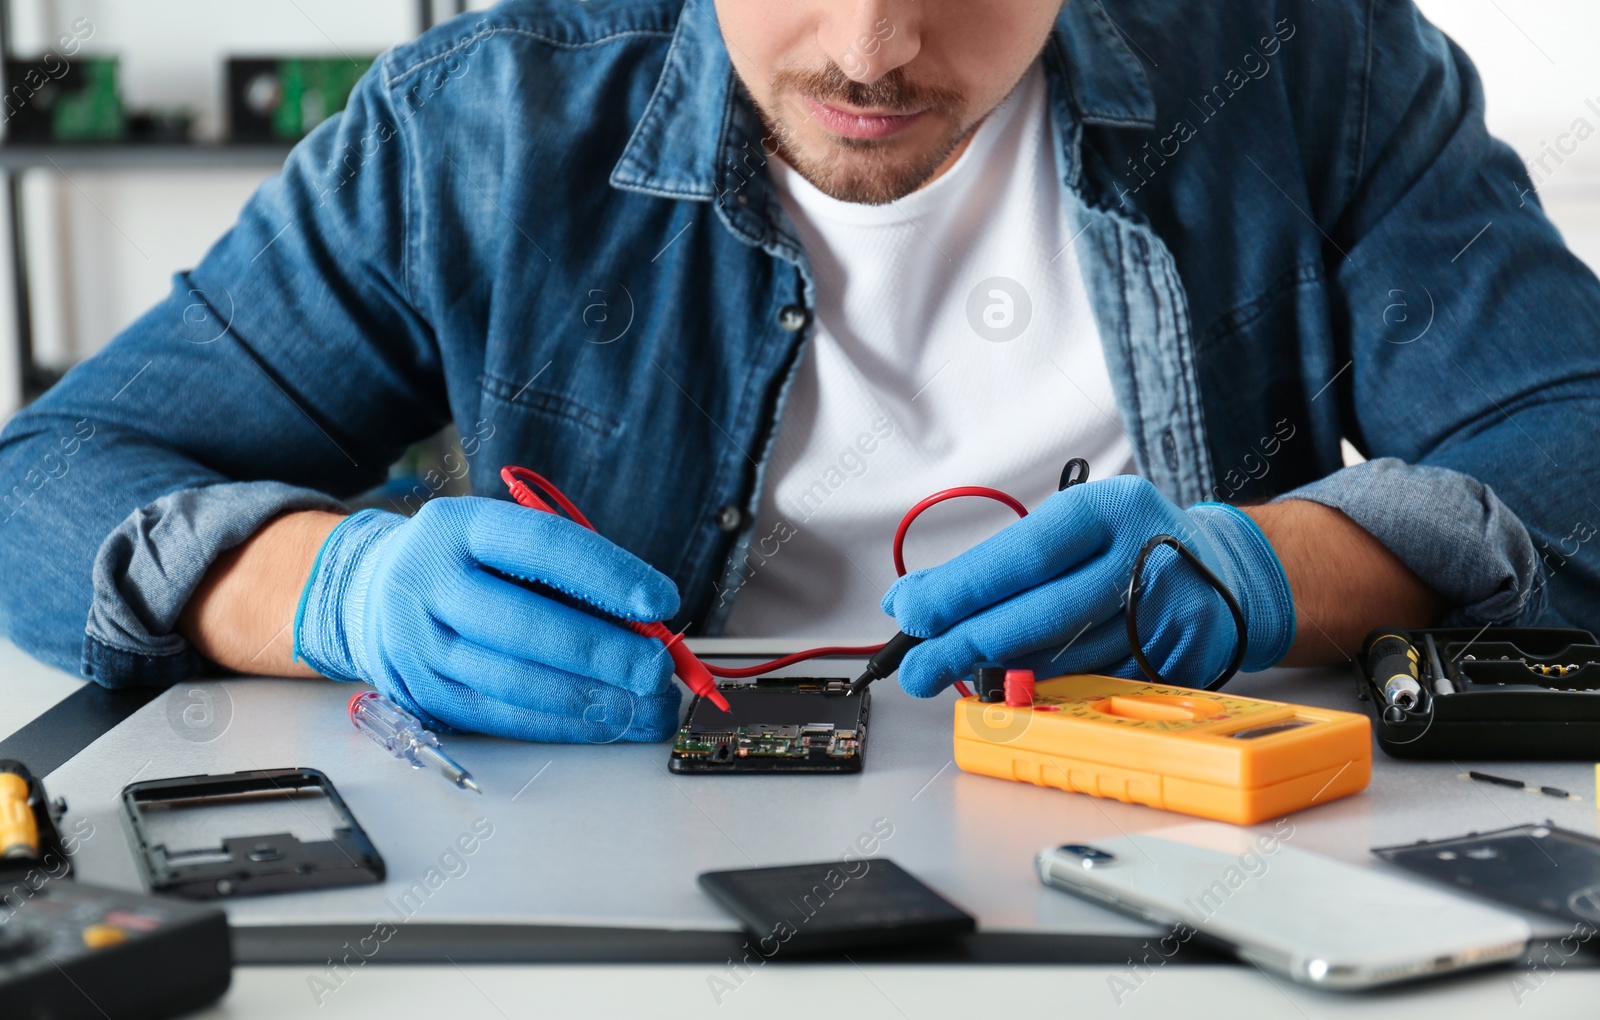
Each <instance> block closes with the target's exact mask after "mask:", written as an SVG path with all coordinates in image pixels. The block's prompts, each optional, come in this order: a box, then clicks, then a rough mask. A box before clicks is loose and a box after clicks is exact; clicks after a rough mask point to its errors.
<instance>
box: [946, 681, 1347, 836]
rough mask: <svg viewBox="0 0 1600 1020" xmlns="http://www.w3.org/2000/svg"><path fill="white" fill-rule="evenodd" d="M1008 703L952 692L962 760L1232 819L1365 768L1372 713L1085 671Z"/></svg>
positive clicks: (982, 768)
mask: <svg viewBox="0 0 1600 1020" xmlns="http://www.w3.org/2000/svg"><path fill="white" fill-rule="evenodd" d="M1007 687H1008V689H1010V688H1011V687H1012V685H1011V683H1010V682H1009V678H1008V683H1007ZM986 696H987V695H986ZM1008 702H1009V703H1008ZM1008 702H1001V701H984V700H980V699H979V698H978V697H967V698H962V699H961V700H960V701H958V702H957V703H956V710H955V760H956V765H957V766H959V767H960V768H961V769H963V770H964V771H967V772H972V773H976V774H978V775H986V776H995V777H997V778H1000V779H1010V780H1014V781H1017V782H1024V783H1033V784H1035V785H1037V786H1050V787H1055V788H1057V789H1061V790H1069V791H1072V792H1075V793H1086V794H1089V795H1090V796H1093V797H1108V798H1112V799H1115V800H1120V801H1125V802H1127V803H1131V804H1147V805H1149V806H1150V807H1156V808H1163V809H1165V810H1168V811H1181V812H1183V813H1185V814H1191V815H1199V816H1200V817H1202V818H1213V819H1216V820H1218V821H1223V822H1232V823H1234V824H1236V825H1249V824H1252V823H1254V822H1259V821H1262V820H1264V819H1267V818H1275V817H1278V816H1281V815H1284V814H1287V813H1289V812H1291V811H1299V810H1301V809H1303V808H1307V807H1313V806H1315V805H1318V804H1325V803H1327V802H1329V801H1331V800H1336V799H1338V798H1340V797H1345V796H1348V795H1350V794H1352V793H1357V792H1359V791H1360V790H1363V789H1365V788H1366V785H1367V783H1368V781H1369V780H1370V779H1371V777H1372V735H1371V724H1370V723H1369V722H1368V720H1367V717H1366V716H1365V715H1359V714H1356V713H1354V712H1337V711H1333V710H1331V709H1325V708H1313V707H1311V706H1307V705H1291V704H1286V703H1283V702H1276V701H1263V700H1260V699H1258V698H1241V697H1238V696H1235V695H1231V694H1218V693H1215V692H1210V691H1196V690H1190V689H1188V688H1184V687H1168V686H1163V685H1158V684H1151V683H1145V682H1143V681H1137V680H1118V679H1116V678H1114V677H1105V676H1092V675H1087V674H1077V675H1070V676H1058V677H1054V678H1052V679H1049V680H1040V681H1038V682H1037V683H1035V684H1033V685H1032V694H1031V700H1028V699H1027V698H1026V697H1022V698H1019V697H1016V696H1013V697H1011V698H1009V699H1008Z"/></svg>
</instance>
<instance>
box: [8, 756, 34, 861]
mask: <svg viewBox="0 0 1600 1020" xmlns="http://www.w3.org/2000/svg"><path fill="white" fill-rule="evenodd" d="M37 856H39V823H38V822H36V821H35V820H34V817H33V808H31V807H29V806H28V781H27V780H26V779H23V778H22V777H21V776H19V775H17V774H16V773H15V772H0V857H37Z"/></svg>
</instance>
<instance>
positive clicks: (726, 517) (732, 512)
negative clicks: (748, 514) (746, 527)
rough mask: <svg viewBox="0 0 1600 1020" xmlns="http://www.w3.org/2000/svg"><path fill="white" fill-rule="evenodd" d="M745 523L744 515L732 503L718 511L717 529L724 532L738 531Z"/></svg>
mask: <svg viewBox="0 0 1600 1020" xmlns="http://www.w3.org/2000/svg"><path fill="white" fill-rule="evenodd" d="M743 523H744V513H743V512H742V511H740V509H739V508H738V507H736V506H734V505H733V504H732V503H727V504H724V505H723V506H722V507H720V508H719V509H718V510H717V527H719V528H721V529H722V530H723V531H738V530H739V525H741V524H743Z"/></svg>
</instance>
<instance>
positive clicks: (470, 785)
mask: <svg viewBox="0 0 1600 1020" xmlns="http://www.w3.org/2000/svg"><path fill="white" fill-rule="evenodd" d="M461 785H462V787H464V788H465V789H468V790H471V791H472V792H473V793H476V794H478V795H479V796H482V795H483V787H481V786H479V785H478V784H477V783H475V782H473V780H472V777H471V776H462V777H461Z"/></svg>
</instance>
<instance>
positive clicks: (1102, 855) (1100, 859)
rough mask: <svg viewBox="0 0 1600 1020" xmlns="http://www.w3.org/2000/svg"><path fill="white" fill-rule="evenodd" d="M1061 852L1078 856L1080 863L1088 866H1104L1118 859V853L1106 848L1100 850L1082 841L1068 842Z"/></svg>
mask: <svg viewBox="0 0 1600 1020" xmlns="http://www.w3.org/2000/svg"><path fill="white" fill-rule="evenodd" d="M1061 852H1062V853H1064V854H1067V855H1069V856H1072V857H1076V858H1077V859H1078V863H1079V864H1082V865H1083V866H1084V867H1086V868H1104V867H1106V866H1107V865H1110V864H1115V863H1116V860H1117V855H1116V854H1110V853H1106V852H1105V851H1104V850H1099V849H1096V848H1095V847H1092V846H1084V845H1083V844H1081V843H1068V844H1067V845H1066V846H1063V847H1062V848H1061Z"/></svg>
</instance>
